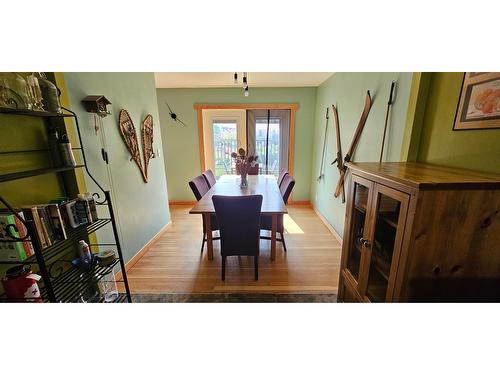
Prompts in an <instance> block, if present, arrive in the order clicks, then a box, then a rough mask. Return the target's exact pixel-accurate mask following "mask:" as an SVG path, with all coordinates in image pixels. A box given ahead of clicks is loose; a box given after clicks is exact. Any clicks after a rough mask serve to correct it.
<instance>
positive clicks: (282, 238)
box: [280, 232, 286, 253]
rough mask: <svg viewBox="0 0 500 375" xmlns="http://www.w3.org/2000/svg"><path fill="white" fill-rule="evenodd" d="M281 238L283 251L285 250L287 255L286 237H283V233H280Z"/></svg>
mask: <svg viewBox="0 0 500 375" xmlns="http://www.w3.org/2000/svg"><path fill="white" fill-rule="evenodd" d="M280 236H281V242H282V243H283V250H285V253H286V244H285V236H283V232H281V233H280Z"/></svg>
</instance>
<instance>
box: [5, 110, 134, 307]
mask: <svg viewBox="0 0 500 375" xmlns="http://www.w3.org/2000/svg"><path fill="white" fill-rule="evenodd" d="M63 109H64V111H65V113H48V112H35V111H27V110H17V109H9V108H0V114H9V115H18V116H31V117H39V118H43V120H44V122H45V123H46V124H50V123H51V122H52V120H53V119H57V118H73V119H74V124H75V126H76V130H77V134H78V141H79V147H74V148H73V149H74V150H79V151H80V152H81V156H82V159H83V164H80V165H76V166H74V167H59V166H54V167H51V168H42V169H32V170H26V171H19V172H15V173H8V174H2V175H0V183H2V182H7V181H15V180H21V179H25V178H28V177H33V176H38V175H42V174H48V173H56V174H57V173H65V172H68V171H72V170H74V169H76V168H84V169H85V172H86V173H87V175H88V176H89V177H90V178H91V180H92V181H93V182H94V183H95V184H96V186H97V187H98V189H100V192H101V193H102V194H103V196H102V195H101V194H100V193H99V192H96V193H94V194H93V197H94V199H95V201H96V204H97V205H99V206H100V207H107V210H108V213H109V215H108V216H109V217H107V218H101V219H99V220H96V221H94V222H92V223H90V224H87V225H82V226H80V227H77V228H75V229H71V230H69V231H68V233H67V239H65V240H61V241H58V242H55V243H54V244H52V245H51V246H48V247H45V248H42V246H41V244H40V243H39V241H38V238H37V236H36V227H35V224H34V222H32V221H30V220H24V219H23V218H22V217H20V216H19V215H18V214H17V211H16V210H15V209H14V208H13V207H12V206H11V205H10V204H9V203H8V201H7V200H6V199H4V198H3V197H2V196H0V202H1V203H3V205H4V206H5V207H6V208H7V209H8V210H9V211H10V212H12V213H13V214H14V215H16V217H17V218H18V219H19V220H20V221H21V222H22V223H23V224H24V225H25V226H26V229H27V233H28V234H27V235H26V236H25V237H23V238H17V237H14V234H13V233H10V234H9V237H11V239H8V240H0V241H2V242H15V241H31V242H32V244H33V248H34V250H35V254H34V255H33V256H31V257H29V258H28V259H26V260H24V261H0V264H36V265H38V268H39V273H40V275H41V276H42V280H41V282H40V290H41V300H42V301H43V302H81V301H82V297H83V296H85V295H87V294H88V292H89V291H91V290H93V289H95V288H96V284H97V282H98V281H99V280H100V279H101V278H103V277H104V276H105V275H106V274H108V273H109V272H113V269H114V268H115V267H116V266H118V265H119V266H120V268H121V275H122V278H121V280H120V281H117V282H120V283H123V285H124V289H125V293H120V294H119V295H118V298H116V299H115V300H114V301H113V302H115V303H120V302H132V299H131V295H130V289H129V286H128V280H127V274H126V271H125V262H124V260H123V254H122V249H121V245H120V240H119V238H118V231H117V227H116V221H115V216H114V212H113V205H112V201H111V194H110V192H109V191H107V190H104V189H103V188H102V187H101V185H100V184H99V183H98V182H97V181H96V179H95V178H94V177H93V176H92V174H91V173H90V171H89V169H88V165H87V160H86V157H85V150H84V147H83V143H82V137H81V133H80V127H79V124H78V118H77V116H76V114H75V113H74V112H73V111H71V110H69V109H66V108H63ZM40 151H48V149H47V150H19V151H7V152H3V153H23V152H40ZM109 224H110V225H111V227H112V231H113V236H114V240H115V242H114V243H106V244H99V243H94V244H92V245H91V248H93V247H98V246H101V245H102V246H113V248H114V249H115V250H116V254H117V258H116V260H115V261H114V262H113V263H112V264H110V265H107V266H100V265H98V264H93V265H92V267H91V268H90V269H87V270H83V269H81V268H78V267H75V266H73V265H71V260H68V259H64V255H66V254H67V253H68V250H70V249H71V248H72V247H74V246H75V245H76V243H77V242H78V240H80V239H82V238H88V236H89V235H90V234H92V233H94V232H96V231H98V230H99V229H101V228H104V227H106V226H108V225H109ZM0 251H1V250H0ZM54 270H57V271H58V272H57V275H55V274H54ZM0 302H21V301H13V300H7V299H6V297H5V296H0ZM89 302H104V297H103V296H99V295H96V297H95V298H94V299H92V300H91V301H89Z"/></svg>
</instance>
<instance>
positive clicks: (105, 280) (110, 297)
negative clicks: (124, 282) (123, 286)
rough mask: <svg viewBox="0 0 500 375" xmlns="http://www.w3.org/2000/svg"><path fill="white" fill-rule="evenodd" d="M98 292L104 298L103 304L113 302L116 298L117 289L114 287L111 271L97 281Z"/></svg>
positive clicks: (114, 281)
mask: <svg viewBox="0 0 500 375" xmlns="http://www.w3.org/2000/svg"><path fill="white" fill-rule="evenodd" d="M99 290H100V291H101V294H102V295H103V296H104V302H113V301H114V300H116V299H117V298H118V288H117V286H116V279H115V274H114V272H113V269H110V270H109V271H108V272H107V273H106V274H104V276H103V277H102V278H101V280H99Z"/></svg>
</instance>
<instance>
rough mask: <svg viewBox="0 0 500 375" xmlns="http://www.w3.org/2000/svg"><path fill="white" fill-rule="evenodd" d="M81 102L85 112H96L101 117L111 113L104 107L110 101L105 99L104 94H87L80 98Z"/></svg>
mask: <svg viewBox="0 0 500 375" xmlns="http://www.w3.org/2000/svg"><path fill="white" fill-rule="evenodd" d="M82 103H83V105H84V106H85V109H86V111H87V112H91V113H97V114H98V115H99V116H102V117H105V116H106V115H109V114H110V113H111V112H109V111H108V109H107V108H106V106H107V105H108V104H111V102H110V101H109V100H108V99H106V98H105V97H104V95H88V96H86V97H85V98H84V99H83V100H82Z"/></svg>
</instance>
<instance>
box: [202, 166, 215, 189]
mask: <svg viewBox="0 0 500 375" xmlns="http://www.w3.org/2000/svg"><path fill="white" fill-rule="evenodd" d="M202 175H203V177H205V181H207V185H208V187H209V188H211V187H212V186H214V185H215V183H216V182H217V180H216V179H215V176H214V172H212V170H211V169H207V170H206V171H205V172H203V173H202Z"/></svg>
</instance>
